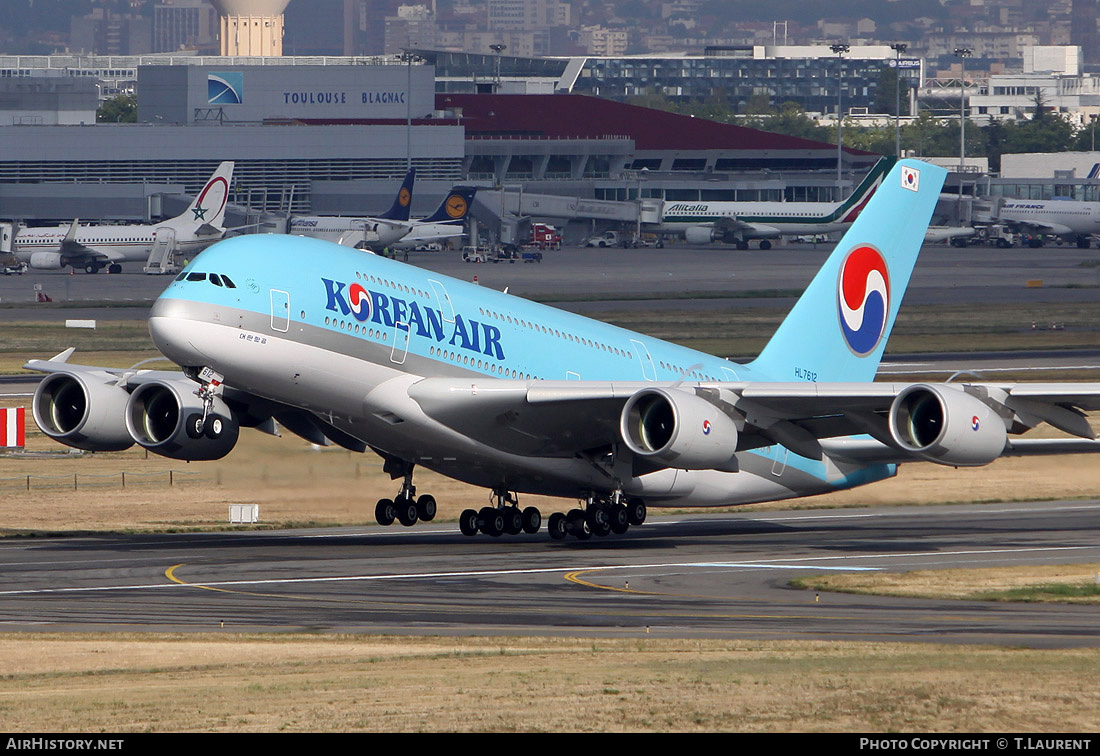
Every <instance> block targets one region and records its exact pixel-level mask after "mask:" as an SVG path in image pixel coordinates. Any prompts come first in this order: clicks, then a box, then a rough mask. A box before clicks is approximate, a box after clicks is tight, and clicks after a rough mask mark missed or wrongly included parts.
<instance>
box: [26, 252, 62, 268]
mask: <svg viewBox="0 0 1100 756" xmlns="http://www.w3.org/2000/svg"><path fill="white" fill-rule="evenodd" d="M30 265H31V267H32V268H38V269H39V270H61V269H62V268H64V267H65V262H64V260H63V259H62V258H61V253H60V252H32V253H31V261H30Z"/></svg>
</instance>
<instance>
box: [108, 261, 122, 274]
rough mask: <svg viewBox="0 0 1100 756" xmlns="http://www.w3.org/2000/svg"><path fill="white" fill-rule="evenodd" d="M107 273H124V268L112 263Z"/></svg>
mask: <svg viewBox="0 0 1100 756" xmlns="http://www.w3.org/2000/svg"><path fill="white" fill-rule="evenodd" d="M107 272H108V273H121V272H122V266H121V265H119V264H118V263H111V265H110V266H109V267H108V268H107Z"/></svg>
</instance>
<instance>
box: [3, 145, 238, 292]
mask: <svg viewBox="0 0 1100 756" xmlns="http://www.w3.org/2000/svg"><path fill="white" fill-rule="evenodd" d="M232 180H233V163H232V162H230V161H226V162H224V163H222V164H221V165H219V166H218V169H217V170H216V171H214V175H213V176H211V177H210V180H209V181H207V182H206V185H205V186H203V188H202V191H200V192H199V193H198V195H197V196H196V197H195V200H194V201H193V202H192V203H191V206H190V207H188V208H187V210H185V211H184V212H183V214H182V215H178V216H176V217H175V218H172V219H170V220H166V221H164V222H163V223H154V224H151V225H142V226H106V225H104V226H81V225H80V220H79V219H75V220H73V222H72V223H70V224H69V225H67V226H58V227H56V228H35V227H27V228H22V229H20V230H19V233H18V234H16V236H15V246H14V248H13V251H14V252H15V254H16V256H17V257H19V259H20V260H22V261H24V262H26V263H27V264H28V265H30V267H32V268H41V269H44V270H60V269H61V268H64V267H65V266H66V265H71V266H72V267H74V268H84V270H85V271H87V272H88V273H98V272H99V271H100V269H102V268H103V267H107V270H108V272H110V273H121V272H122V265H121V263H124V262H132V261H140V262H145V261H147V260H148V259H149V253H150V252H152V251H153V248H154V246H156V245H157V244H161V245H168V246H170V247H171V248H172V249H173V250H174V252H175V253H177V254H182V255H183V256H185V257H189V256H193V255H195V254H198V253H199V252H201V251H202V250H203V249H205V248H206V247H208V246H210V245H211V244H213V243H214V242H216V241H218V240H219V239H221V238H222V237H223V236H224V235H225V228H224V227H223V225H222V224H223V223H224V221H225V205H226V202H227V201H228V199H229V185H230V183H231V182H232Z"/></svg>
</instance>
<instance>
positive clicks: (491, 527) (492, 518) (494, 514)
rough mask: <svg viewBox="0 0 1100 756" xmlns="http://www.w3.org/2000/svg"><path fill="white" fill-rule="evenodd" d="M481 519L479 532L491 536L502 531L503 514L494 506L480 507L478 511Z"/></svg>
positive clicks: (496, 535) (495, 535) (497, 535)
mask: <svg viewBox="0 0 1100 756" xmlns="http://www.w3.org/2000/svg"><path fill="white" fill-rule="evenodd" d="M478 517H480V519H481V532H482V533H484V534H485V535H488V536H492V537H493V538H497V537H499V536H500V535H501V534H503V533H504V515H502V514H501V513H500V510H499V509H497V508H496V507H482V508H481V511H480V512H478Z"/></svg>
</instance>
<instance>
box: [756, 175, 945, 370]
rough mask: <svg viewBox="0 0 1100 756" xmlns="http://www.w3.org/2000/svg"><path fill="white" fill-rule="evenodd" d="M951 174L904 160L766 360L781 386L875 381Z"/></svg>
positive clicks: (759, 361) (762, 359) (762, 362)
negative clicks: (919, 253)
mask: <svg viewBox="0 0 1100 756" xmlns="http://www.w3.org/2000/svg"><path fill="white" fill-rule="evenodd" d="M946 175H947V171H945V170H944V169H943V168H939V167H937V166H934V165H931V164H929V163H923V162H920V161H917V160H902V161H899V162H898V163H897V164H896V165H895V166H894V168H893V169H892V170H891V171H890V173H889V174H888V175H887V176H886V178H885V179H884V180H883V182H882V185H881V186H880V187H879V188H878V190H877V191H876V192H875V193H874V195H873V196H872V197H871V200H870V202H868V203H867V207H866V209H865V210H864V211H863V212H861V213H860V214H859V217H858V218H857V219H856V220H855V222H854V223H853V224H852V226H851V227H850V228H849V229H848V232H847V233H845V234H844V237H843V238H842V239H841V240H840V242H839V243H838V244H837V246H836V249H834V250H833V252H832V254H831V255H830V256H829V258H828V259H827V260H826V261H825V264H824V265H823V266H822V267H821V270H819V271H818V273H817V275H816V276H815V277H814V279H813V281H811V282H810V285H809V286H808V287H807V288H806V291H805V292H804V293H803V294H802V297H801V298H799V300H798V302H796V303H795V306H794V308H793V309H792V310H791V312H790V314H789V315H787V317H786V319H785V320H784V321H783V323H782V324H781V325H780V326H779V330H777V331H776V333H775V335H774V336H773V337H772V339H771V341H769V342H768V344H767V346H766V347H764V351H763V352H761V353H760V356H759V357H757V358H756V360H754V361H753V362H751V363H749V365H748V366H747V367H748V368H749V369H750V370H752V371H753V372H756V373H759V374H760V375H762V376H766V377H768V378H770V379H772V380H777V381H815V382H834V381H841V382H844V381H852V382H856V381H871V380H873V379H874V377H875V373H876V372H877V370H878V364H879V361H880V360H881V359H882V353H883V350H884V349H885V348H886V340H887V339H888V338H889V336H890V331H891V329H892V328H893V327H894V320H895V318H896V317H897V313H898V308H900V307H901V300H902V297H903V295H904V294H905V289H906V287H907V286H908V285H909V276H910V275H911V274H912V272H913V266H914V265H915V264H916V261H917V254H918V252H919V251H920V247H921V244H922V242H923V241H924V233H925V231H926V229H927V228H928V222H929V221H930V220H931V217H932V212H933V210H935V207H936V201H937V199H938V198H939V192H940V188H941V187H942V186H943V181H944V178H945V177H946Z"/></svg>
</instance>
